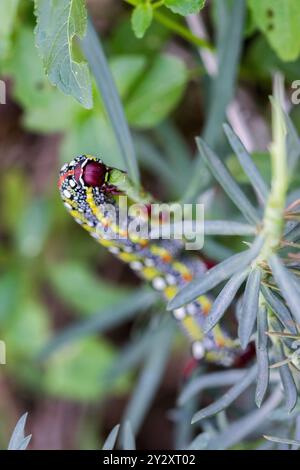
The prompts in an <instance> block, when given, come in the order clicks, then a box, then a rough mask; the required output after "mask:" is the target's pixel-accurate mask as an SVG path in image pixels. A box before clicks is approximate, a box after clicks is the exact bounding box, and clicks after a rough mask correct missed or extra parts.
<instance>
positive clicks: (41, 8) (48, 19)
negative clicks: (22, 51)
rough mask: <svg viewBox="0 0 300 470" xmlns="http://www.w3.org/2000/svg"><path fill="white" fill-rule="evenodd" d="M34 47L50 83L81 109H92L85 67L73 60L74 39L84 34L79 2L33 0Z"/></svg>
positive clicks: (83, 14)
mask: <svg viewBox="0 0 300 470" xmlns="http://www.w3.org/2000/svg"><path fill="white" fill-rule="evenodd" d="M35 3H36V10H35V13H36V16H37V27H36V30H35V34H36V46H37V47H38V49H39V52H40V54H41V57H42V60H43V64H44V67H45V71H46V73H47V75H48V77H49V80H50V82H51V83H52V84H53V85H56V86H57V87H58V88H60V90H61V91H63V93H65V94H66V95H71V96H73V98H75V99H76V100H77V101H79V103H80V104H82V106H84V107H85V108H88V109H90V108H92V106H93V99H92V88H91V80H90V75H89V70H88V66H87V64H86V63H84V62H76V60H75V59H74V56H73V47H74V44H73V41H74V39H75V37H78V38H82V37H83V36H84V34H85V31H86V23H87V13H86V8H85V4H84V1H83V0H35Z"/></svg>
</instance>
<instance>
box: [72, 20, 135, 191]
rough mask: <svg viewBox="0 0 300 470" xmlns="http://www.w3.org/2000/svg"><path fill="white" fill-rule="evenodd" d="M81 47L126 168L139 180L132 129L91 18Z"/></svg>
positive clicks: (133, 177)
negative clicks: (130, 129)
mask: <svg viewBox="0 0 300 470" xmlns="http://www.w3.org/2000/svg"><path fill="white" fill-rule="evenodd" d="M81 48H82V50H83V52H84V55H85V57H86V59H87V61H88V63H89V65H90V68H91V70H92V72H93V75H94V78H95V81H96V84H97V87H98V89H99V92H100V94H101V97H102V99H103V102H104V105H105V109H106V111H107V114H108V116H109V119H110V122H111V125H112V127H113V130H114V133H115V136H116V140H117V142H118V145H119V148H120V151H121V155H122V157H123V160H124V165H125V168H126V169H127V170H128V173H129V175H130V176H131V178H132V179H133V181H135V182H139V172H138V166H137V162H136V156H135V151H134V147H133V143H132V139H131V135H130V131H129V128H128V125H127V121H126V118H125V114H124V110H123V107H122V104H121V102H120V98H119V95H118V92H117V90H116V87H115V84H114V80H113V78H112V75H111V72H110V70H109V67H108V64H107V60H106V58H105V55H104V52H103V49H102V45H101V42H100V38H99V37H98V36H97V33H96V31H95V29H94V27H93V24H92V22H91V21H90V20H89V21H88V24H87V33H86V35H85V37H84V38H83V39H82V41H81Z"/></svg>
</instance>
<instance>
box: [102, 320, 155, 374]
mask: <svg viewBox="0 0 300 470" xmlns="http://www.w3.org/2000/svg"><path fill="white" fill-rule="evenodd" d="M158 332H159V331H157V328H155V329H154V328H153V326H152V325H151V324H150V326H149V328H147V330H146V332H145V333H143V334H141V335H140V337H138V338H137V339H136V340H132V341H130V342H128V344H127V345H126V346H125V348H123V349H122V350H121V351H120V354H119V356H118V358H117V360H116V362H115V363H114V364H113V365H112V367H111V368H110V369H109V370H108V371H107V378H108V379H109V380H115V379H116V378H117V377H119V376H120V375H122V374H125V373H126V372H128V371H129V370H130V369H132V368H134V367H135V366H137V365H138V364H140V362H141V361H142V360H143V359H144V358H145V357H146V355H147V354H148V352H149V350H150V349H151V347H152V344H153V340H154V338H155V337H156V335H157V334H158Z"/></svg>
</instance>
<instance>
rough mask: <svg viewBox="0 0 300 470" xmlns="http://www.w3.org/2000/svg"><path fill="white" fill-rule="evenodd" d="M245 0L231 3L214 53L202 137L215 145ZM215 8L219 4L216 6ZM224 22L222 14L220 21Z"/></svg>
mask: <svg viewBox="0 0 300 470" xmlns="http://www.w3.org/2000/svg"><path fill="white" fill-rule="evenodd" d="M245 4H246V2H245V1H244V0H239V1H238V2H233V3H232V8H231V10H230V12H229V15H228V17H229V21H228V22H226V29H225V31H224V36H223V40H222V41H220V43H219V48H218V51H217V56H218V59H219V66H218V74H217V75H216V77H215V78H214V81H213V84H212V90H211V105H210V107H209V114H208V117H207V120H206V124H205V128H204V131H203V138H204V140H205V141H206V142H207V143H208V144H209V145H211V146H212V147H213V148H215V146H216V144H217V143H218V140H219V138H220V134H221V126H222V123H223V122H224V120H225V113H226V109H227V107H228V105H229V103H230V101H231V100H232V98H233V94H234V89H235V82H236V76H237V71H238V64H239V57H240V53H241V47H242V42H243V31H244V19H245V11H246V8H245ZM218 8H220V7H219V6H218ZM219 25H220V27H222V25H223V17H222V21H221V22H220V24H219Z"/></svg>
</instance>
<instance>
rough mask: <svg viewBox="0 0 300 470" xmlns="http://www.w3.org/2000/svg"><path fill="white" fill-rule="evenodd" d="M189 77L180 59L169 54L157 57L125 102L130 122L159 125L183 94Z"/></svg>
mask: <svg viewBox="0 0 300 470" xmlns="http://www.w3.org/2000/svg"><path fill="white" fill-rule="evenodd" d="M187 78H188V77H187V70H186V67H185V65H184V63H183V62H182V61H181V60H180V59H177V58H176V57H172V56H168V55H163V56H160V57H157V59H156V60H155V61H154V62H153V64H152V66H151V67H150V69H148V71H147V74H146V76H145V78H144V80H142V81H140V83H139V84H138V85H137V86H136V87H135V89H134V92H133V93H132V95H131V97H130V100H129V101H128V104H125V110H126V114H127V117H128V121H129V122H130V123H131V124H132V125H134V126H136V127H141V128H147V127H153V126H155V125H157V124H158V123H159V122H161V121H162V120H163V119H164V118H165V117H166V116H167V115H168V114H169V113H170V111H171V110H172V109H174V107H175V106H176V104H177V103H178V101H179V100H180V98H181V97H182V94H183V91H184V89H185V85H186V83H187Z"/></svg>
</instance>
